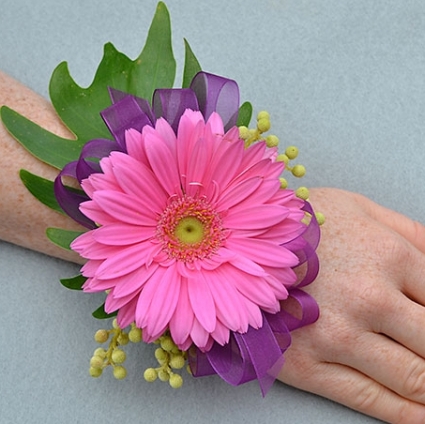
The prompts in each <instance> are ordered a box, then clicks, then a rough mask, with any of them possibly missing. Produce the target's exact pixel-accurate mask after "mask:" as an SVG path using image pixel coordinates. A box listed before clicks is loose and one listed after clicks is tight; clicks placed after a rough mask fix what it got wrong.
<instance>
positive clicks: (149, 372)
mask: <svg viewBox="0 0 425 424" xmlns="http://www.w3.org/2000/svg"><path fill="white" fill-rule="evenodd" d="M143 377H144V379H145V380H146V381H148V382H149V383H152V382H153V381H155V380H156V379H157V378H158V373H157V372H156V370H155V369H154V368H147V369H146V370H145V372H144V373H143Z"/></svg>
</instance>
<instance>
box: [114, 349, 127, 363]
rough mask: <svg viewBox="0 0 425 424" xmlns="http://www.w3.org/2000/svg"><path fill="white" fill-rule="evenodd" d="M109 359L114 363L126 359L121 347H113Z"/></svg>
mask: <svg viewBox="0 0 425 424" xmlns="http://www.w3.org/2000/svg"><path fill="white" fill-rule="evenodd" d="M111 359H112V362H114V363H115V364H122V363H123V362H124V361H125V359H126V354H125V352H124V351H123V350H121V349H114V351H113V352H112V355H111Z"/></svg>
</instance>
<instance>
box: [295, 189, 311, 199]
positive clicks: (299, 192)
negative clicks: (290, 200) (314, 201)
mask: <svg viewBox="0 0 425 424" xmlns="http://www.w3.org/2000/svg"><path fill="white" fill-rule="evenodd" d="M295 194H296V195H297V197H299V198H300V199H303V200H307V199H308V197H309V195H310V193H309V191H308V188H307V187H299V188H297V190H296V191H295Z"/></svg>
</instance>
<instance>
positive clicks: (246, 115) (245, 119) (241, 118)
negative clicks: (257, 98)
mask: <svg viewBox="0 0 425 424" xmlns="http://www.w3.org/2000/svg"><path fill="white" fill-rule="evenodd" d="M251 117H252V104H251V103H250V102H245V103H243V104H242V105H241V107H240V108H239V115H238V122H237V123H236V125H237V126H238V127H240V126H245V127H247V126H248V125H249V123H250V122H251Z"/></svg>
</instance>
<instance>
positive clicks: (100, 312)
mask: <svg viewBox="0 0 425 424" xmlns="http://www.w3.org/2000/svg"><path fill="white" fill-rule="evenodd" d="M117 314H118V311H115V312H112V313H110V314H108V313H106V312H105V304H103V305H101V306H99V307H98V308H97V309H96V310H95V311H94V312H93V313H92V315H93V316H94V317H95V318H97V319H107V318H112V317H115V316H116V315H117Z"/></svg>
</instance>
